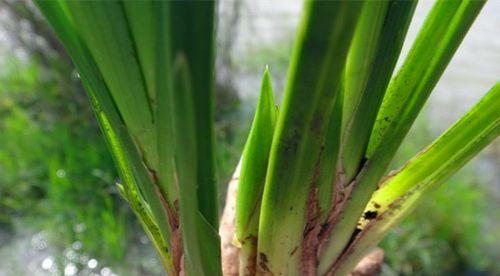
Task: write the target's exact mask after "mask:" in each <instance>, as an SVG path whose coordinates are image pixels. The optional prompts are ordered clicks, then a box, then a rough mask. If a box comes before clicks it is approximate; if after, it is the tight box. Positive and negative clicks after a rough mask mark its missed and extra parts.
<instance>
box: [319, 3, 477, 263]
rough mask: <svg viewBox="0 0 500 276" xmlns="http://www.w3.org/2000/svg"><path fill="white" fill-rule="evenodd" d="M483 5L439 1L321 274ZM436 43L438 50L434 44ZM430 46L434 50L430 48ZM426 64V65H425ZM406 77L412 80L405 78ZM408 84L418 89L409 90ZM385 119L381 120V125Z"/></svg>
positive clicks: (396, 85)
mask: <svg viewBox="0 0 500 276" xmlns="http://www.w3.org/2000/svg"><path fill="white" fill-rule="evenodd" d="M483 4H484V1H463V2H460V3H459V4H457V3H456V1H438V2H437V3H436V4H435V6H434V7H433V9H432V11H431V13H430V14H429V16H428V18H427V19H426V21H425V23H424V26H423V28H422V30H421V31H420V33H419V35H418V37H417V40H416V41H415V45H414V47H413V48H412V50H411V51H410V54H409V55H408V57H407V59H406V60H405V63H404V64H403V67H402V69H401V70H400V72H398V74H397V75H396V77H395V78H394V79H393V81H391V83H390V84H389V87H388V91H387V93H386V96H385V97H384V100H383V102H382V106H381V110H380V112H379V115H378V116H377V118H378V119H377V122H375V125H374V130H373V132H372V135H371V137H370V142H369V146H368V150H367V155H366V158H367V161H366V162H365V164H364V166H363V167H362V168H361V170H360V172H359V173H358V174H357V176H356V178H355V179H354V180H353V181H352V183H350V184H349V185H350V186H351V185H352V187H353V190H352V192H351V195H350V197H349V199H348V200H347V201H346V203H345V206H344V208H343V210H342V211H341V213H340V214H339V215H338V216H337V217H336V222H334V225H333V230H332V232H331V236H332V237H335V240H334V241H333V242H329V243H328V245H327V246H326V247H325V251H324V252H323V253H322V254H323V255H322V256H321V257H320V271H321V272H323V273H324V272H326V271H328V270H329V269H330V267H331V265H332V264H333V262H334V261H335V260H336V259H337V258H338V257H339V256H340V254H341V252H342V251H343V250H344V248H345V247H346V245H347V244H348V243H349V240H350V239H351V236H352V235H353V233H354V232H355V229H356V224H357V218H359V217H360V216H361V214H362V212H363V209H364V207H365V206H366V203H367V202H368V200H369V199H370V196H371V194H372V193H373V192H374V191H375V189H376V187H377V184H378V182H379V181H380V178H381V177H382V175H383V174H384V173H385V171H386V170H387V167H388V165H389V163H390V161H391V160H392V158H393V156H394V154H395V152H396V151H397V149H398V147H399V145H400V144H401V142H402V140H403V138H404V136H405V135H406V133H407V132H408V130H409V129H410V127H411V125H412V123H413V121H414V120H415V118H416V116H417V115H418V113H419V112H420V109H421V108H422V105H423V104H424V103H425V100H426V99H427V97H428V95H429V94H430V92H431V90H432V88H433V87H434V86H435V84H436V82H437V80H438V79H439V77H440V76H441V74H442V73H443V71H444V68H445V67H446V65H447V64H448V62H449V61H450V59H451V57H452V56H453V54H454V53H455V51H456V49H457V47H458V45H459V44H460V42H461V41H462V39H463V37H464V36H465V34H466V33H467V30H468V29H469V27H470V26H471V24H472V22H473V21H474V19H475V17H476V16H477V14H478V13H479V10H480V9H481V7H482V5H483ZM458 5H459V6H458ZM455 6H457V7H455ZM454 7H455V9H453V8H454ZM450 11H451V12H450ZM433 39H435V41H436V45H438V47H436V46H434V45H435V44H433V43H431V42H432V41H434V40H433ZM429 45H433V46H432V47H429ZM422 61H427V62H426V63H421V62H422ZM405 75H407V76H411V78H408V79H407V78H406V77H405V78H403V77H401V76H405ZM409 83H413V84H414V85H413V86H409V85H408V84H409ZM394 95H399V97H396V98H394V97H395V96H394ZM405 95H406V97H405ZM384 105H385V107H384ZM392 105H394V106H392ZM398 107H399V109H398ZM392 108H393V109H394V110H398V111H397V112H396V113H395V116H394V117H391V118H390V119H389V120H390V121H391V124H390V126H389V127H388V128H387V131H386V132H384V136H383V139H379V140H377V138H376V137H377V135H376V133H378V132H379V131H380V127H381V126H380V125H378V124H380V118H381V117H380V116H381V115H380V114H385V113H387V112H388V110H389V109H391V110H392ZM384 109H386V110H385V111H384ZM391 112H393V111H391ZM382 116H385V115H382ZM385 117H387V116H385ZM385 117H382V118H383V119H382V120H384V119H385ZM372 139H375V140H374V141H380V142H379V143H378V145H377V146H376V149H375V150H373V149H372V150H371V149H370V145H371V144H372V143H373V142H372ZM372 147H373V146H372Z"/></svg>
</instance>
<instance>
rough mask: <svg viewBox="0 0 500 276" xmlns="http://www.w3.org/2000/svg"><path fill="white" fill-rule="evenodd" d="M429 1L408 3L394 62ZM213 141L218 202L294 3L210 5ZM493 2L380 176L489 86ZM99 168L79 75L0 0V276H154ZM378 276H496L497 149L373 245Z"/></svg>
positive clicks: (498, 59) (130, 219)
mask: <svg viewBox="0 0 500 276" xmlns="http://www.w3.org/2000/svg"><path fill="white" fill-rule="evenodd" d="M432 3H433V1H425V0H424V1H421V2H420V3H419V5H418V7H417V11H416V13H415V16H414V20H413V22H412V25H411V27H410V31H409V36H408V39H407V41H406V42H405V45H404V50H403V55H402V56H403V57H404V55H405V54H406V53H407V51H408V49H409V47H410V45H411V42H412V41H413V39H414V38H415V36H416V34H417V31H418V29H419V27H420V25H421V24H422V22H423V20H424V18H425V15H426V14H427V12H428V10H429V9H430V7H431V6H432ZM218 9H219V13H220V17H219V19H218V20H219V22H218V40H217V43H218V56H217V62H216V67H217V85H216V95H217V107H216V108H217V112H216V135H217V148H218V153H217V154H218V156H217V162H218V178H219V183H220V185H221V193H222V195H221V199H222V198H224V194H223V193H224V191H225V187H226V186H225V185H226V183H227V180H228V178H229V176H230V175H231V172H232V170H233V169H234V167H235V165H236V163H237V160H238V159H239V154H240V153H241V150H242V147H243V145H244V142H245V137H246V135H247V133H248V130H249V127H250V123H251V118H252V115H253V112H254V108H255V102H256V99H257V96H258V92H259V87H260V77H261V73H262V71H263V68H264V66H265V65H266V64H268V65H269V67H270V70H271V74H272V77H273V86H274V88H275V91H276V93H277V99H278V101H280V100H281V95H282V91H283V87H284V82H285V78H286V69H287V66H288V62H289V57H290V53H291V49H292V43H293V38H294V37H293V35H294V32H295V28H296V24H297V22H298V18H299V14H300V11H301V1H300V0H280V1H268V0H254V1H248V0H221V1H219V7H218ZM499 14H500V1H489V3H487V4H486V6H485V8H484V9H483V11H482V12H481V14H480V15H479V18H478V19H477V21H476V22H475V24H474V25H473V27H472V29H471V30H470V32H469V34H468V35H467V37H466V38H465V40H464V42H463V43H462V46H461V47H460V49H459V50H458V52H457V54H456V55H455V57H454V58H453V60H452V62H451V64H450V66H449V68H448V69H447V70H446V72H445V74H444V76H443V78H442V79H441V81H440V82H439V84H438V86H437V87H436V88H435V90H434V92H433V95H432V96H431V98H430V100H429V102H428V104H427V105H426V107H425V108H424V112H422V114H421V116H420V117H419V118H418V119H417V122H416V123H415V125H414V127H413V129H412V130H411V133H410V134H409V135H408V137H407V139H406V141H405V143H404V144H403V146H402V147H401V149H400V151H399V153H398V156H397V158H396V159H395V160H394V166H393V168H397V167H398V166H400V165H402V164H404V161H405V160H407V159H408V158H410V157H411V156H413V155H414V154H416V153H417V152H418V151H419V150H421V149H422V148H423V147H424V146H425V145H427V144H429V143H430V142H431V141H432V140H434V139H435V138H436V137H437V136H438V135H439V134H440V133H441V132H442V131H444V130H445V129H446V128H448V127H449V126H450V125H451V124H452V123H453V122H454V121H455V120H457V119H458V118H459V117H460V116H461V115H462V114H464V113H465V112H466V111H467V109H469V108H470V107H471V106H472V105H473V104H474V103H475V102H476V101H477V100H478V99H479V98H480V97H481V96H482V95H484V93H485V92H486V91H488V89H489V88H491V87H492V86H493V84H494V83H495V82H496V81H498V80H499V79H500V36H499V32H500V17H499V16H498V15H499ZM116 181H117V174H116V172H115V168H114V165H113V164H112V160H111V158H110V156H109V154H108V152H107V149H106V146H105V144H104V141H103V139H102V137H101V134H100V131H99V128H98V126H97V124H96V121H95V119H94V117H93V115H92V111H91V109H90V105H89V103H88V100H87V98H86V96H85V92H84V91H83V89H82V87H81V85H80V81H79V78H78V74H77V73H76V72H75V70H74V68H73V66H72V64H71V61H70V59H69V58H68V56H67V55H66V53H65V51H64V49H63V48H62V46H61V44H60V43H59V42H58V40H57V38H56V37H55V36H54V34H53V33H52V31H51V30H50V28H49V27H48V26H47V24H46V22H45V21H44V20H43V18H42V17H41V16H40V14H39V13H38V12H37V10H36V8H35V7H34V6H33V4H32V3H31V2H30V1H21V0H18V1H11V0H2V1H0V276H4V275H6V276H7V275H9V276H10V275H103V276H111V275H161V267H160V263H159V261H158V260H157V258H156V256H155V252H154V251H153V249H152V247H151V246H150V244H149V241H148V239H147V237H146V236H145V234H144V233H143V232H142V230H141V228H140V226H139V224H138V222H137V220H136V219H135V217H134V216H133V214H132V212H131V210H130V209H129V208H128V206H127V205H126V204H125V202H124V201H123V200H121V199H120V198H119V196H118V193H117V191H116V188H115V186H114V183H115V182H116ZM381 247H382V248H383V249H385V252H386V259H385V263H384V267H383V275H500V263H499V262H498V260H500V141H499V139H496V140H495V141H494V142H493V143H492V144H491V145H490V146H488V147H487V148H486V149H485V150H484V151H483V152H482V153H481V154H480V155H479V156H478V157H477V158H475V159H474V160H473V161H472V162H471V163H470V164H469V165H467V166H466V167H465V168H464V169H462V170H461V172H460V173H458V174H457V175H455V176H454V177H453V178H452V179H450V180H449V181H448V182H447V183H446V184H444V185H442V187H441V188H439V189H437V190H436V191H435V193H434V195H433V196H431V197H430V198H428V200H427V201H426V203H425V204H424V205H422V206H421V208H420V209H419V210H418V211H416V212H415V213H414V214H413V215H412V216H411V217H409V218H408V219H406V220H405V221H404V223H402V225H400V226H399V227H398V228H396V229H395V230H394V231H393V232H392V234H390V235H389V236H388V237H387V238H386V239H385V240H384V241H383V242H382V244H381Z"/></svg>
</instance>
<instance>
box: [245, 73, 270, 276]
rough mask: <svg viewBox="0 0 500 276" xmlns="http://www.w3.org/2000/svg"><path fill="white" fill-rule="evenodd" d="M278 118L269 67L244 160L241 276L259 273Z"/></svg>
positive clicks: (263, 79)
mask: <svg viewBox="0 0 500 276" xmlns="http://www.w3.org/2000/svg"><path fill="white" fill-rule="evenodd" d="M277 116H278V109H277V107H276V104H275V103H274V95H273V88H272V86H271V76H270V75H269V70H268V69H267V68H266V70H265V71H264V76H263V78H262V86H261V92H260V97H259V102H258V104H257V111H256V112H255V116H254V120H253V123H252V128H251V130H250V134H249V135H248V140H247V142H246V144H245V148H244V150H243V156H242V160H241V172H240V176H239V184H238V194H237V201H236V237H237V238H238V240H239V242H240V244H241V249H240V275H253V274H255V271H256V266H255V264H256V261H257V235H258V228H259V214H260V205H261V200H262V193H263V190H264V182H265V181H266V172H267V166H268V161H269V151H270V149H271V142H272V139H273V134H274V127H275V125H276V118H277Z"/></svg>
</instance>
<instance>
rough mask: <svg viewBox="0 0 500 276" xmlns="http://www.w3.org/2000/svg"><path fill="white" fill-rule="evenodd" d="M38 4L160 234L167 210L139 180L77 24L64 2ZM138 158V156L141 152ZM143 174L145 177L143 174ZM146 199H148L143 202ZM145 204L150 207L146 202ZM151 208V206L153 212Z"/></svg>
mask: <svg viewBox="0 0 500 276" xmlns="http://www.w3.org/2000/svg"><path fill="white" fill-rule="evenodd" d="M36 4H37V5H38V6H39V8H40V10H41V11H42V13H43V14H44V15H45V17H46V18H47V20H48V21H49V22H50V24H51V25H52V26H53V27H54V29H55V31H56V33H57V34H58V36H59V37H60V39H61V41H62V42H63V44H64V46H65V47H66V49H67V50H68V52H69V54H70V56H71V58H72V59H73V62H74V63H75V66H76V68H77V69H78V72H79V73H80V77H81V79H82V82H83V85H84V86H85V89H86V91H87V92H88V94H89V97H90V99H91V103H92V106H93V109H94V112H95V114H96V117H97V119H98V120H99V122H100V126H101V129H102V131H103V133H104V135H105V138H106V142H107V144H108V146H109V148H110V150H111V151H112V152H113V155H112V156H113V158H114V159H115V164H116V165H117V167H118V172H119V173H120V177H121V179H123V181H124V183H125V184H126V186H125V188H126V191H127V193H129V194H135V195H137V196H135V195H134V196H132V197H131V196H128V200H129V201H132V202H133V203H134V204H132V207H134V206H140V207H135V208H134V211H135V212H138V213H141V214H144V216H148V217H154V218H155V219H154V224H153V223H148V222H143V223H144V224H145V225H146V226H148V227H149V228H148V229H147V230H146V231H148V232H152V233H157V232H158V226H157V225H168V224H167V219H166V216H165V214H164V210H163V209H162V207H161V203H160V202H159V201H158V198H157V197H156V196H155V195H153V193H152V192H151V190H150V189H149V190H148V189H146V191H145V187H143V186H144V185H146V186H147V185H151V184H150V183H147V181H146V182H142V181H140V180H139V179H140V177H139V176H137V172H138V171H141V170H142V171H143V172H144V173H145V167H144V166H143V165H142V164H138V163H135V164H133V163H131V160H132V159H133V157H132V156H130V154H131V153H134V152H136V151H137V149H136V147H135V145H134V144H133V142H132V141H131V137H130V136H129V134H128V133H127V132H126V131H124V125H123V122H122V120H121V117H120V114H119V112H118V110H117V108H116V107H115V105H114V102H113V100H112V99H111V95H110V93H109V91H108V89H107V86H106V84H105V83H104V82H103V80H102V77H101V73H100V71H99V69H98V68H97V65H96V64H95V63H94V61H93V58H92V56H91V54H90V52H89V51H88V49H87V47H86V45H85V44H84V42H83V41H82V40H81V39H80V37H79V36H78V32H77V31H76V30H75V28H74V22H73V20H72V18H71V17H70V16H71V15H70V14H69V12H68V10H67V7H66V6H65V3H64V2H61V1H60V2H57V1H37V2H36ZM127 147H128V148H127ZM135 155H136V156H138V153H136V154H135ZM139 160H141V159H139ZM134 166H137V168H133V167H134ZM144 173H143V174H142V175H144ZM151 187H152V186H151ZM139 190H140V191H139ZM148 191H149V193H148ZM143 196H144V197H145V199H143ZM146 201H147V204H146V203H145V202H146ZM149 205H151V209H150V208H149ZM150 213H151V214H150ZM140 217H142V216H140ZM159 229H160V231H161V233H162V240H163V241H162V244H157V245H156V248H161V251H159V254H160V256H162V259H165V258H167V259H169V258H170V257H169V256H168V255H166V254H168V252H167V251H166V249H165V248H166V241H168V240H169V236H170V232H169V228H168V227H160V228H159ZM155 240H158V239H155ZM165 256H167V257H165ZM166 269H167V270H168V271H173V268H172V264H169V267H167V268H166Z"/></svg>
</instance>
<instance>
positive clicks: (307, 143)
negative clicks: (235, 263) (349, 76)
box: [258, 1, 361, 275]
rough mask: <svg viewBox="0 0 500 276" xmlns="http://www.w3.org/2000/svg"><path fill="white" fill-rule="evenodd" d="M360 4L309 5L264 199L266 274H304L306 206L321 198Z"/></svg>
mask: <svg viewBox="0 0 500 276" xmlns="http://www.w3.org/2000/svg"><path fill="white" fill-rule="evenodd" d="M360 6H361V2H358V1H352V2H348V1H346V2H343V1H307V2H306V4H305V8H304V10H305V12H304V16H303V18H302V22H301V24H300V29H299V35H298V37H297V39H296V44H295V49H294V54H293V57H292V60H291V64H290V69H289V72H288V76H289V79H288V82H287V85H286V88H285V95H284V100H283V107H282V111H281V112H280V115H279V116H278V121H277V125H276V130H275V131H276V133H275V136H274V138H273V143H272V147H271V155H270V159H269V168H268V175H267V178H266V184H265V188H264V195H263V200H262V211H261V217H260V221H259V240H258V265H259V267H258V269H259V270H260V271H261V273H273V274H275V275H298V274H299V273H300V271H301V270H304V266H302V265H301V264H300V263H301V260H302V259H304V258H303V250H302V241H303V239H304V238H303V235H304V227H305V225H306V223H307V221H306V215H307V210H306V209H307V206H306V204H307V201H308V198H309V195H310V194H311V195H313V196H314V194H315V192H314V191H311V187H313V183H314V182H316V181H317V176H318V174H317V172H316V171H317V170H318V169H319V168H315V167H316V166H317V163H318V160H319V158H320V155H321V148H322V147H323V145H324V139H325V136H326V130H327V128H328V123H329V119H330V115H331V111H332V108H333V105H334V101H335V98H336V94H337V92H338V91H339V83H340V79H341V76H342V72H343V69H344V65H345V60H346V56H347V49H348V47H349V44H350V42H351V38H352V35H353V32H354V26H355V24H356V21H357V17H358V14H359V9H360ZM310 49H314V51H311V50H310ZM339 123H340V122H339ZM315 189H316V188H315ZM311 247H314V245H311ZM305 258H306V259H309V257H308V256H306V257H305ZM307 269H309V268H307ZM303 272H304V271H303Z"/></svg>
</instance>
